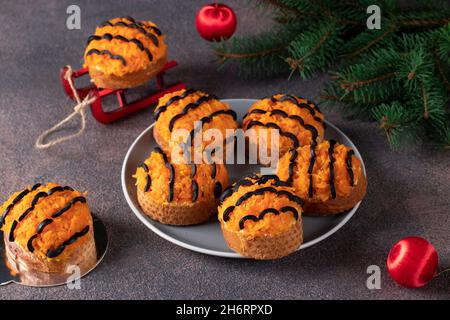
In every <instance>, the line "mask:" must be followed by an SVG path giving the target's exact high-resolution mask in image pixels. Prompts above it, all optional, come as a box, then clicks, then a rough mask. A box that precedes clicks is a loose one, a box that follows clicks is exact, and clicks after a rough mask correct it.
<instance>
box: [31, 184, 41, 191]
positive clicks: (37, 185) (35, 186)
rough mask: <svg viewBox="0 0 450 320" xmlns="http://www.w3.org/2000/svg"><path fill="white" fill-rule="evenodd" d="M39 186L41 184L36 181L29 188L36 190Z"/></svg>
mask: <svg viewBox="0 0 450 320" xmlns="http://www.w3.org/2000/svg"><path fill="white" fill-rule="evenodd" d="M40 186H42V184H41V183H36V184H35V185H34V186H33V187H31V190H30V191H34V190H36V189H37V188H39V187H40Z"/></svg>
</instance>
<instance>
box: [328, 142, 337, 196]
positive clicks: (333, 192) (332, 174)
mask: <svg viewBox="0 0 450 320" xmlns="http://www.w3.org/2000/svg"><path fill="white" fill-rule="evenodd" d="M329 144H330V148H329V149H328V156H329V158H330V192H331V197H332V198H333V199H336V186H335V185H334V157H333V153H334V146H335V144H336V141H334V140H330V141H329Z"/></svg>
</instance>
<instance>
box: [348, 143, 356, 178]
mask: <svg viewBox="0 0 450 320" xmlns="http://www.w3.org/2000/svg"><path fill="white" fill-rule="evenodd" d="M354 155H355V151H353V150H348V152H347V171H348V176H349V178H350V186H352V187H354V186H355V175H354V173H353V166H352V157H353V156H354Z"/></svg>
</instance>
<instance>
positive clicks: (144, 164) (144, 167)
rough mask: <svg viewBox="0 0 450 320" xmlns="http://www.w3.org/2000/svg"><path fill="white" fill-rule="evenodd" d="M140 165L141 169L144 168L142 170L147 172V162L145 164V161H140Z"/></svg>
mask: <svg viewBox="0 0 450 320" xmlns="http://www.w3.org/2000/svg"><path fill="white" fill-rule="evenodd" d="M140 167H141V168H142V169H144V171H145V172H146V173H148V172H149V168H148V166H147V164H146V163H145V162H143V163H141V165H140Z"/></svg>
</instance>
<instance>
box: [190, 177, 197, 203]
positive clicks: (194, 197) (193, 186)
mask: <svg viewBox="0 0 450 320" xmlns="http://www.w3.org/2000/svg"><path fill="white" fill-rule="evenodd" d="M191 189H192V202H196V201H197V199H198V183H197V181H195V180H192V183H191Z"/></svg>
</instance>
